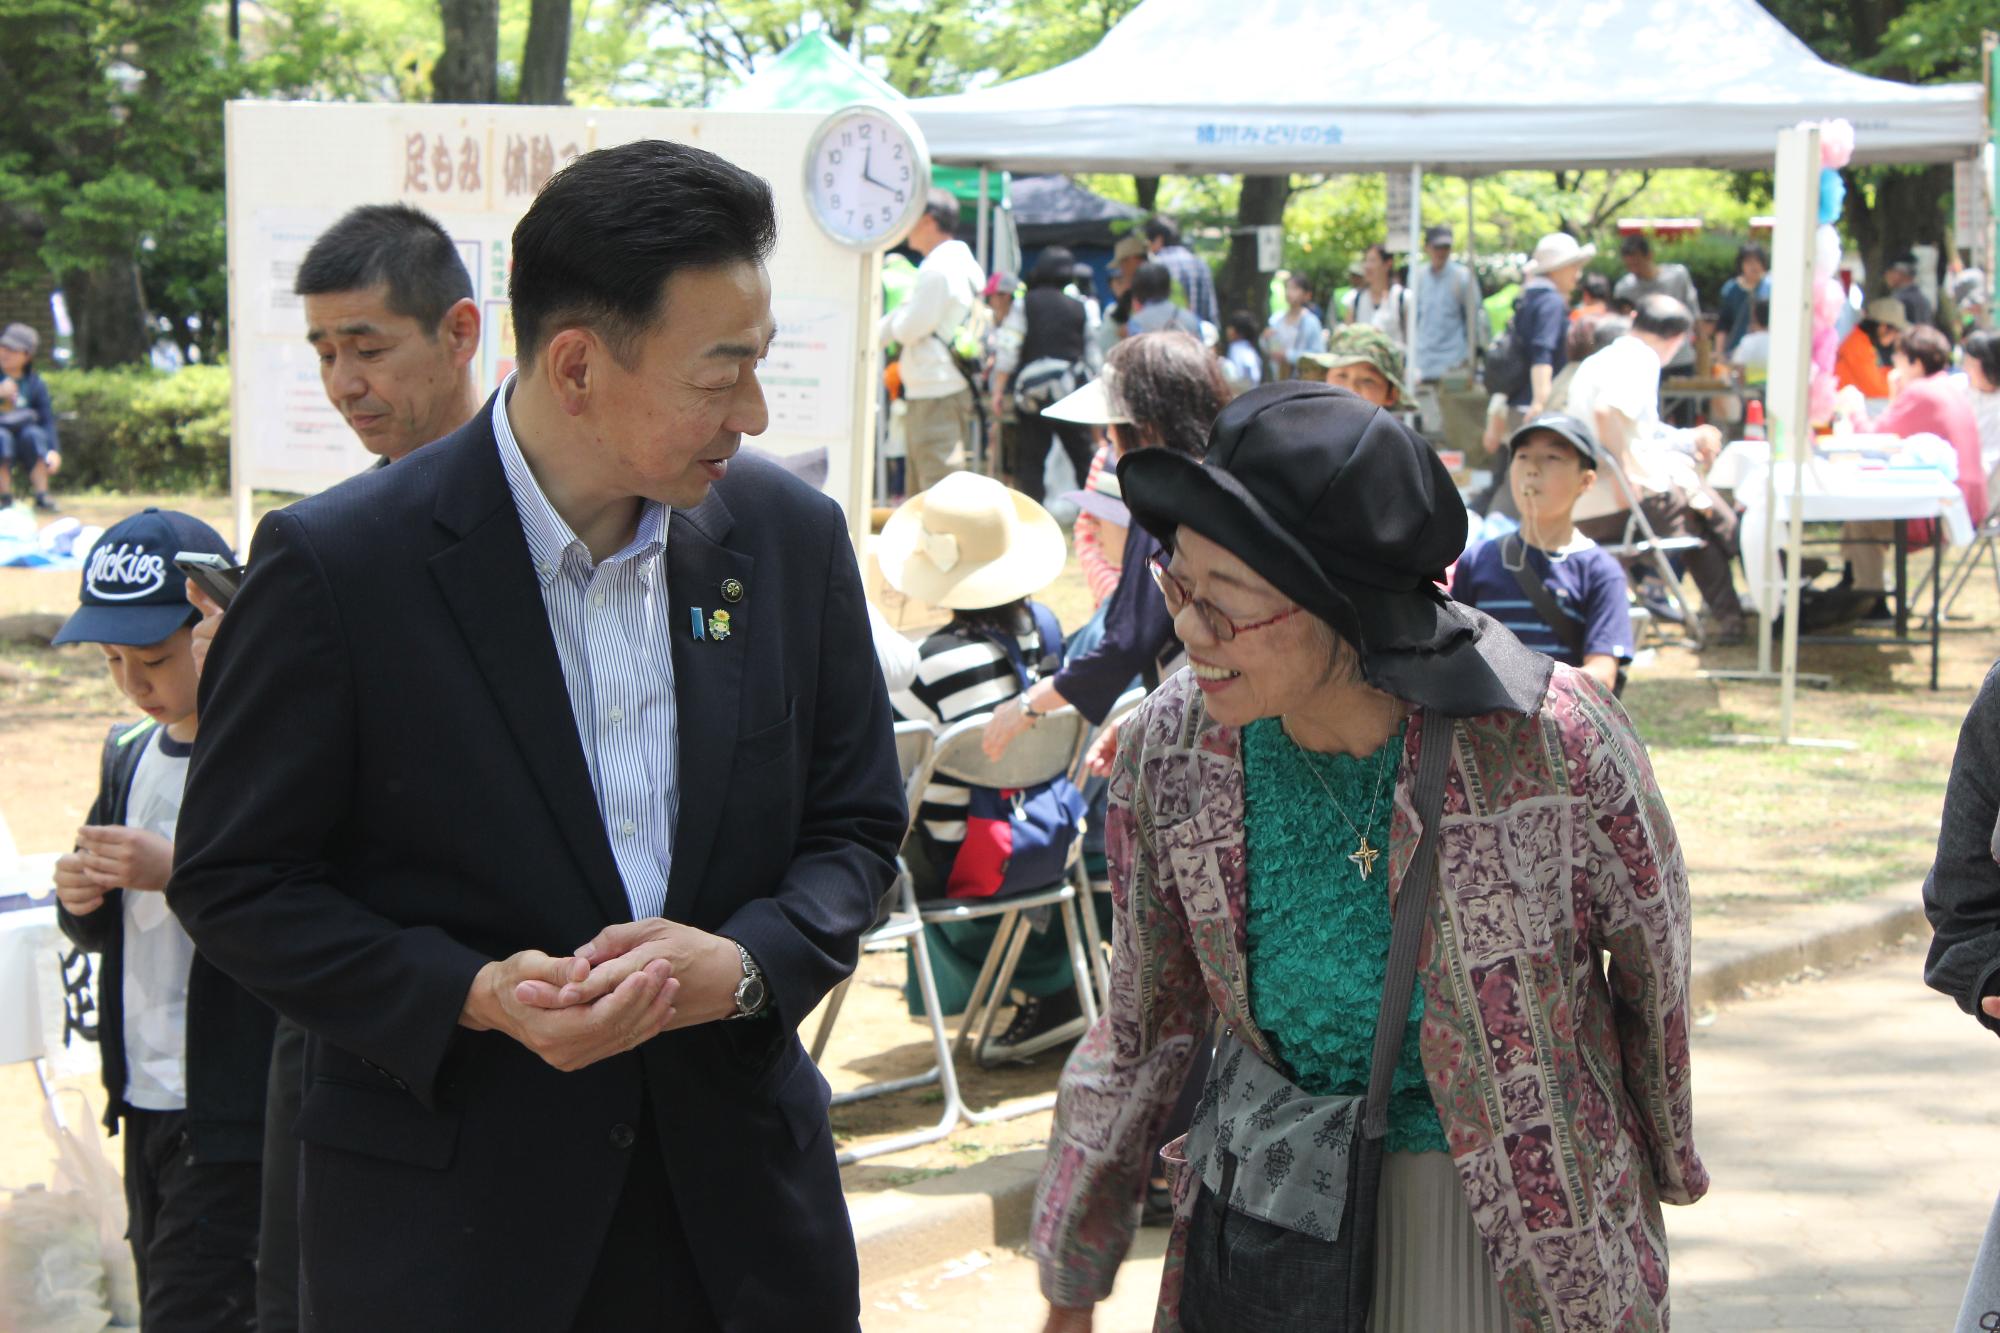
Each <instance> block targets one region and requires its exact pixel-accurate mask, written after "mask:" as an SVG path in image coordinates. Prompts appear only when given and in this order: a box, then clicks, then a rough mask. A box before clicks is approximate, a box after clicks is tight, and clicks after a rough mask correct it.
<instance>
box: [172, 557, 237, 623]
mask: <svg viewBox="0 0 2000 1333" xmlns="http://www.w3.org/2000/svg"><path fill="white" fill-rule="evenodd" d="M174 568H175V569H178V570H179V571H180V572H181V573H183V574H185V575H187V576H188V577H189V578H190V579H193V580H194V583H195V586H196V587H198V588H200V589H201V590H202V591H203V592H205V593H207V594H208V595H209V596H210V597H212V598H214V599H215V604H216V605H217V606H220V607H223V608H224V609H227V608H228V606H229V604H230V602H232V601H234V600H235V598H236V590H237V589H238V588H240V587H242V586H243V566H241V565H238V564H233V563H231V562H230V560H229V559H228V558H227V557H225V556H219V555H210V554H209V553H208V552H206V551H182V552H180V553H178V554H177V555H175V556H174Z"/></svg>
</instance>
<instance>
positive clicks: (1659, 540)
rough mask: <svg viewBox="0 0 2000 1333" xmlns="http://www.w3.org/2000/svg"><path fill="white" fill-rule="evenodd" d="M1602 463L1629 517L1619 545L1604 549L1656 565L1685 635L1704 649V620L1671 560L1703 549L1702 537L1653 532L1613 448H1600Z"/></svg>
mask: <svg viewBox="0 0 2000 1333" xmlns="http://www.w3.org/2000/svg"><path fill="white" fill-rule="evenodd" d="M1598 463H1599V465H1600V466H1602V467H1603V468H1604V469H1605V470H1606V471H1607V472H1609V473H1610V475H1611V484H1612V486H1613V487H1614V488H1616V489H1617V491H1618V495H1619V498H1620V499H1622V500H1624V502H1625V515H1626V517H1625V535H1624V538H1623V539H1622V540H1621V541H1619V542H1618V544H1617V545H1615V546H1606V547H1605V548H1604V549H1605V550H1606V551H1608V552H1609V553H1610V554H1611V556H1612V558H1613V559H1615V560H1617V561H1618V562H1619V563H1620V564H1623V565H1630V564H1632V563H1634V562H1638V561H1645V562H1647V563H1649V564H1651V565H1652V566H1653V569H1654V571H1655V572H1656V573H1658V574H1659V576H1660V582H1661V584H1662V586H1663V587H1664V589H1665V591H1666V594H1667V600H1668V601H1669V602H1671V603H1672V604H1673V607H1674V609H1675V610H1676V611H1678V612H1679V613H1680V616H1681V630H1682V632H1683V633H1684V634H1685V635H1686V637H1687V639H1688V642H1689V643H1691V644H1693V645H1694V646H1695V647H1696V648H1700V647H1701V621H1700V619H1699V618H1698V617H1697V616H1696V615H1695V613H1694V609H1693V608H1692V607H1690V606H1689V605H1688V603H1687V597H1686V595H1685V594H1683V593H1682V592H1681V576H1680V575H1679V574H1676V573H1675V572H1674V567H1673V563H1672V562H1671V561H1670V560H1668V558H1667V557H1668V556H1669V555H1672V554H1675V553H1677V552H1681V551H1694V550H1699V549H1700V548H1701V547H1702V546H1703V545H1704V544H1705V543H1704V542H1703V541H1702V539H1701V538H1699V537H1662V536H1660V535H1659V534H1658V533H1657V532H1655V531H1653V524H1652V522H1651V520H1649V519H1648V518H1647V517H1646V511H1645V510H1644V509H1643V508H1641V507H1640V505H1639V491H1638V488H1637V487H1635V486H1633V485H1632V481H1631V479H1630V478H1629V477H1627V476H1626V475H1625V469H1624V468H1623V467H1622V466H1621V465H1620V464H1619V462H1618V459H1617V457H1616V455H1614V454H1613V453H1612V452H1611V451H1610V450H1609V449H1600V450H1599V451H1598Z"/></svg>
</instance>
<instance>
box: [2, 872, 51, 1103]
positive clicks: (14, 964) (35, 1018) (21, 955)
mask: <svg viewBox="0 0 2000 1333" xmlns="http://www.w3.org/2000/svg"><path fill="white" fill-rule="evenodd" d="M64 947H65V945H64V940H63V935H62V931H61V929H60V928H59V927H58V926H57V925H56V909H55V908H54V907H25V908H20V909H18V910H15V911H11V912H0V1064H13V1063H15V1062H17V1061H20V1060H39V1059H41V1058H42V1056H43V1055H44V1054H46V1053H47V1050H48V1041H49V1028H50V1024H51V1019H53V1020H54V1027H55V1029H56V1031H57V1032H60V1031H61V1029H62V1021H61V1015H62V1004H61V998H60V990H59V989H58V991H57V994H56V996H55V997H54V999H55V1003H54V1005H53V1007H52V1008H51V1007H48V1006H45V1003H44V1002H45V1000H46V999H47V998H50V997H48V994H47V992H48V990H49V975H50V972H51V970H52V969H51V967H50V961H51V959H52V957H53V956H54V955H55V954H57V953H59V952H61V950H62V949H63V948H64ZM57 985H58V987H59V986H60V982H58V983H57Z"/></svg>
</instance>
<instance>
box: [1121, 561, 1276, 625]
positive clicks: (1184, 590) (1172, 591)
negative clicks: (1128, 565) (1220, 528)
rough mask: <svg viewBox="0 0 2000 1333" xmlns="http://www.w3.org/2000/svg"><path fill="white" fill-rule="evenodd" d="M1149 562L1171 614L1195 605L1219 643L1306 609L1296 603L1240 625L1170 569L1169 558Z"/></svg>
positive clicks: (1202, 621)
mask: <svg viewBox="0 0 2000 1333" xmlns="http://www.w3.org/2000/svg"><path fill="white" fill-rule="evenodd" d="M1146 564H1147V567H1148V568H1149V569H1151V570H1152V572H1153V582H1155V583H1157V584H1159V585H1160V596H1162V597H1164V598H1166V600H1167V614H1168V615H1172V616H1178V615H1179V614H1180V613H1181V611H1182V609H1183V608H1185V607H1190V606H1192V607H1193V608H1194V613H1195V615H1197V616H1199V617H1200V618H1201V623H1202V625H1203V626H1204V627H1206V628H1207V630H1208V632H1209V633H1210V634H1212V635H1214V636H1215V640H1216V642H1218V643H1228V642H1229V641H1230V640H1231V639H1234V638H1235V637H1236V636H1237V635H1239V634H1248V633H1249V632H1250V631H1251V630H1254V629H1263V628H1264V627H1265V626H1267V625H1275V624H1277V623H1278V622H1279V621H1281V620H1289V619H1291V618H1292V617H1293V616H1295V615H1297V614H1298V613H1299V612H1301V611H1303V610H1305V608H1304V607H1302V606H1294V607H1292V608H1291V609H1290V610H1286V611H1280V612H1278V614H1277V615H1275V616H1268V617H1266V618H1265V619H1263V620H1257V621H1252V622H1251V623H1250V624H1248V625H1239V624H1237V623H1236V622H1235V621H1233V620H1231V619H1230V618H1229V617H1228V616H1227V615H1226V614H1224V613H1223V611H1222V610H1221V609H1220V608H1219V607H1217V606H1216V605H1215V603H1213V602H1210V601H1207V600H1205V599H1203V598H1200V597H1197V596H1195V595H1194V589H1192V588H1190V587H1188V586H1187V584H1185V583H1183V582H1181V580H1180V578H1179V576H1178V575H1176V574H1175V573H1174V572H1173V571H1172V570H1171V569H1168V568H1167V565H1166V562H1165V561H1164V560H1162V559H1160V558H1159V557H1158V556H1152V557H1149V558H1148V559H1147V561H1146Z"/></svg>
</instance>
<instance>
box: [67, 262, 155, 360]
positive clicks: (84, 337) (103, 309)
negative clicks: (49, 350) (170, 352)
mask: <svg viewBox="0 0 2000 1333" xmlns="http://www.w3.org/2000/svg"><path fill="white" fill-rule="evenodd" d="M62 287H63V300H64V301H65V302H67V303H68V306H69V317H70V320H71V323H72V325H73V326H74V328H75V330H76V341H75V345H74V348H73V350H74V351H75V353H76V365H77V367H78V368H79V369H83V370H101V369H103V368H104V367H107V366H126V365H144V364H145V363H146V358H147V355H148V354H149V353H150V351H151V350H152V346H153V338H152V330H151V329H150V327H149V326H148V322H147V318H146V293H145V289H144V288H143V287H141V285H140V283H139V265H138V264H137V263H136V262H134V261H133V260H130V259H121V260H115V261H105V262H103V263H100V264H97V265H94V266H93V267H91V268H89V269H79V270H77V271H75V272H73V273H66V274H64V275H63V284H62Z"/></svg>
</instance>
